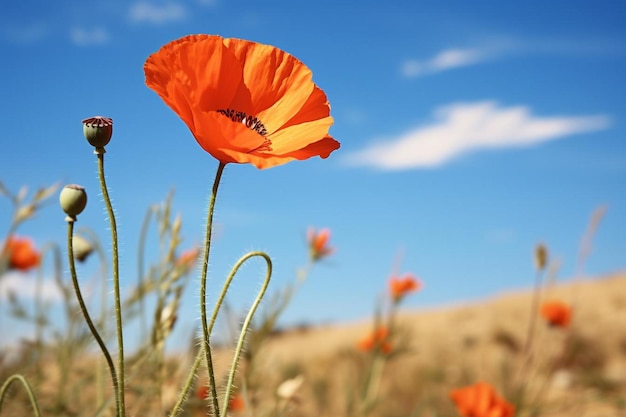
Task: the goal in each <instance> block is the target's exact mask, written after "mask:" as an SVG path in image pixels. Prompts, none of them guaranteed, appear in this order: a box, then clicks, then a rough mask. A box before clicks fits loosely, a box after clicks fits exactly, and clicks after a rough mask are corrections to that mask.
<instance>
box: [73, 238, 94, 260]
mask: <svg viewBox="0 0 626 417" xmlns="http://www.w3.org/2000/svg"><path fill="white" fill-rule="evenodd" d="M72 247H73V249H74V251H73V252H74V258H76V260H78V261H79V262H84V261H85V260H86V259H87V258H88V257H89V255H91V253H92V252H93V245H92V244H91V242H89V241H88V240H87V239H85V238H84V237H82V236H81V235H74V236H72Z"/></svg>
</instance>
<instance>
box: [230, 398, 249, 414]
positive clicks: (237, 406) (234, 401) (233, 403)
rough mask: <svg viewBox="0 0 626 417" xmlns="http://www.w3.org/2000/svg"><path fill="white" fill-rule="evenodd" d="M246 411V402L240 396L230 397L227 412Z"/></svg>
mask: <svg viewBox="0 0 626 417" xmlns="http://www.w3.org/2000/svg"><path fill="white" fill-rule="evenodd" d="M245 409H246V402H245V401H244V399H243V397H242V396H241V394H235V395H233V396H232V397H230V400H229V401H228V410H229V411H235V412H237V411H243V410H245Z"/></svg>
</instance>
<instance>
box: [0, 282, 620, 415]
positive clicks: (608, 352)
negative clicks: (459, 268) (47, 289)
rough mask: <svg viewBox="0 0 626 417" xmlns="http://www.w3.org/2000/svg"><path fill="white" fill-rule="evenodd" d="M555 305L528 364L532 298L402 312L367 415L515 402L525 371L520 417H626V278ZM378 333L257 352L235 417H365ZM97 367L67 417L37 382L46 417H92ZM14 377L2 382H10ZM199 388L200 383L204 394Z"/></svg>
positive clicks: (133, 401) (285, 341)
mask: <svg viewBox="0 0 626 417" xmlns="http://www.w3.org/2000/svg"><path fill="white" fill-rule="evenodd" d="M550 298H558V299H561V300H564V301H566V302H568V303H571V304H572V305H573V310H574V314H573V319H572V322H571V325H570V326H569V327H568V328H555V327H550V326H548V325H547V324H546V323H544V322H543V321H541V319H540V320H539V321H538V322H537V327H536V331H535V337H534V342H533V346H534V349H533V352H534V354H533V355H532V357H531V358H530V360H528V359H527V358H525V357H524V355H523V354H522V352H523V350H524V347H523V345H524V342H525V337H526V332H527V328H528V320H529V316H530V306H531V291H519V292H511V293H507V294H500V295H497V296H494V297H492V298H488V299H485V300H482V301H476V302H472V303H467V304H460V305H454V306H445V307H441V308H435V309H429V310H424V311H409V310H406V309H405V310H400V311H399V312H398V315H397V317H396V331H395V333H394V334H395V336H394V338H393V350H392V351H391V353H390V354H389V355H386V356H385V362H384V368H383V369H382V379H381V383H380V386H379V391H378V393H379V395H378V396H377V401H376V403H375V404H374V406H373V408H372V410H371V411H370V412H369V413H368V414H369V415H370V416H381V417H383V416H385V417H395V416H398V417H400V416H457V415H458V413H457V410H456V408H455V406H454V404H453V403H452V401H451V400H450V398H449V393H450V391H451V390H452V389H454V388H457V387H461V386H465V385H470V384H473V383H475V382H477V381H486V382H489V383H490V384H492V385H493V386H494V387H496V388H497V389H498V391H499V392H500V394H501V395H502V396H504V397H505V398H507V399H509V400H510V401H513V399H512V395H513V392H514V391H513V390H514V388H515V382H516V381H517V380H518V378H520V369H524V370H525V371H523V372H524V374H523V380H524V381H525V382H524V383H525V385H526V392H527V395H526V397H525V398H526V402H525V403H524V404H525V405H524V406H523V407H521V408H520V407H518V409H517V412H516V415H517V416H533V415H536V416H553V417H557V416H563V417H565V416H581V417H582V416H589V417H617V416H624V415H626V401H625V399H626V274H624V273H622V274H615V275H612V276H609V277H602V278H592V279H581V280H575V281H572V282H568V283H564V284H559V285H557V286H552V287H548V288H544V289H543V291H542V293H541V299H542V300H546V299H550ZM371 329H372V321H371V320H370V319H364V320H363V321H360V322H355V323H343V324H334V325H323V326H310V327H301V328H298V329H290V330H285V331H281V332H276V333H275V334H274V335H273V336H272V337H271V338H270V339H269V340H267V341H266V343H265V344H264V345H263V347H262V348H261V349H260V351H259V352H256V358H257V359H256V360H255V362H254V366H253V367H251V366H250V364H249V363H248V362H247V361H246V360H243V361H242V363H241V368H240V371H239V374H238V375H239V377H242V376H243V375H247V376H248V379H247V382H246V383H245V384H243V383H242V380H241V379H240V380H239V382H238V384H237V385H238V386H239V388H240V392H239V395H240V396H241V397H243V398H244V399H245V400H244V409H243V410H240V411H236V410H233V411H231V414H233V415H241V416H244V415H245V416H253V415H254V416H270V415H271V416H275V415H281V416H303V417H308V416H311V417H323V416H327V417H334V416H352V415H355V416H356V415H361V414H359V412H358V407H355V405H354V404H355V402H356V400H355V398H356V397H357V395H356V393H358V392H359V390H360V389H361V387H362V381H363V380H364V378H365V376H366V374H367V370H368V368H369V365H368V364H369V363H370V362H371V356H372V355H371V353H368V352H362V351H360V350H359V349H358V348H357V343H358V341H359V340H360V339H362V338H363V336H364V335H367V334H368V333H369V332H370V331H371ZM231 353H232V349H231V348H226V349H217V350H216V352H215V364H216V369H217V375H218V380H221V379H220V378H221V377H222V376H223V375H225V374H226V370H227V367H228V365H229V363H230V356H231ZM190 360H191V359H190V357H171V358H169V359H168V361H167V367H166V368H167V370H168V371H167V378H166V383H165V384H164V387H163V390H162V394H161V398H162V403H163V404H165V405H167V404H168V403H169V404H172V403H173V399H174V398H175V396H176V394H177V390H178V387H179V385H180V381H181V380H182V378H183V375H184V372H183V370H184V369H188V365H189V362H190ZM525 360H528V362H524V361H525ZM93 363H94V361H93V359H84V360H81V363H77V364H73V367H74V371H73V376H72V380H70V381H67V382H65V383H66V384H67V391H68V398H69V400H70V401H69V404H73V405H70V406H68V407H66V408H64V409H60V408H55V407H54V405H53V404H52V402H53V401H54V400H53V398H54V394H53V393H54V392H56V390H58V388H59V384H61V381H60V380H59V372H58V369H57V366H56V365H55V364H51V365H50V366H44V367H43V369H39V370H38V371H39V372H41V374H42V376H41V378H42V379H41V380H40V382H39V383H38V384H37V385H38V387H37V390H38V392H37V395H38V397H39V401H40V403H41V406H42V411H43V413H42V414H43V415H55V416H56V415H68V416H72V415H76V416H79V415H80V416H91V415H94V412H93V411H91V410H93V408H94V407H93V401H94V395H95V394H94V393H95V390H94V389H93V385H94V383H95V381H94V380H93V377H92V376H89V375H93ZM523 363H526V365H524V366H522V364H523ZM130 369H132V365H131V368H130ZM9 371H10V369H3V370H2V376H3V378H5V377H6V376H7V373H8V372H9ZM30 372H34V370H33V369H32V368H31V369H30ZM299 375H301V376H302V380H303V383H302V385H301V387H300V388H299V389H298V390H297V391H296V392H295V395H293V397H292V398H290V399H289V400H285V399H279V398H278V397H277V395H276V389H277V387H278V386H279V385H280V384H281V383H282V382H283V381H285V380H287V379H289V378H294V377H296V376H299ZM31 376H32V375H31ZM131 378H132V381H129V382H132V383H129V384H128V386H131V387H134V388H131V389H129V391H128V400H127V405H128V410H129V415H138V416H144V415H150V416H151V415H161V414H160V413H157V412H156V411H154V408H153V407H150V406H149V405H150V403H151V402H154V395H155V394H154V392H150V391H149V390H148V389H146V390H142V388H141V387H142V384H141V383H140V381H142V380H145V382H146V383H145V386H146V387H147V386H148V385H150V382H153V381H154V380H153V379H152V378H153V375H152V374H150V372H149V371H146V372H144V373H140V374H139V375H135V376H131ZM73 380H76V381H79V383H78V382H73ZM202 381H203V379H202V378H199V380H198V383H200V382H202ZM137 387H139V388H137ZM149 398H152V400H148V399H149ZM26 404H27V403H26V396H25V395H24V394H23V393H21V392H20V390H18V389H16V388H13V389H12V390H11V392H10V393H9V395H8V397H7V399H6V400H5V403H4V405H3V409H2V412H0V415H2V416H11V417H13V416H28V415H32V413H31V412H30V411H29V409H28V408H27V406H26ZM351 404H352V405H351ZM170 406H171V405H170ZM166 408H167V407H166ZM46 410H47V412H46ZM185 414H186V415H194V416H196V415H198V416H199V415H206V407H205V405H204V403H203V402H201V401H200V400H199V399H197V398H192V399H191V400H190V401H189V402H188V403H187V404H186V406H185ZM104 415H107V414H106V413H104Z"/></svg>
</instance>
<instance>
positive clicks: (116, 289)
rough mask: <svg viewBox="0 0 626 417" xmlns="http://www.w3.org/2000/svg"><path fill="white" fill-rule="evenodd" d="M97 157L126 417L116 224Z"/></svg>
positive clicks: (120, 394) (120, 395)
mask: <svg viewBox="0 0 626 417" xmlns="http://www.w3.org/2000/svg"><path fill="white" fill-rule="evenodd" d="M97 155H98V176H99V177H100V187H101V188H102V196H103V197H104V203H105V204H106V207H107V213H108V215H109V223H110V225H111V244H112V246H113V294H114V298H115V326H116V328H117V348H118V365H117V366H118V372H119V381H118V382H119V384H118V387H117V388H118V398H119V409H118V413H119V415H120V416H121V417H124V416H125V415H126V407H125V405H124V333H123V331H122V330H123V329H122V307H121V296H120V273H119V255H118V254H119V250H118V247H117V224H116V222H115V214H114V213H113V206H112V205H111V198H110V197H109V191H108V190H107V185H106V180H105V178H104V152H97Z"/></svg>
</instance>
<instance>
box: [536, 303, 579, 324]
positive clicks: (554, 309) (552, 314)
mask: <svg viewBox="0 0 626 417" xmlns="http://www.w3.org/2000/svg"><path fill="white" fill-rule="evenodd" d="M540 313H541V316H542V317H543V318H544V319H545V320H546V321H547V322H548V324H550V325H551V326H555V327H567V326H569V324H570V321H571V320H572V308H571V307H570V306H569V305H567V304H565V303H563V302H561V301H558V300H551V301H546V302H545V303H543V304H542V306H541V311H540Z"/></svg>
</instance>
